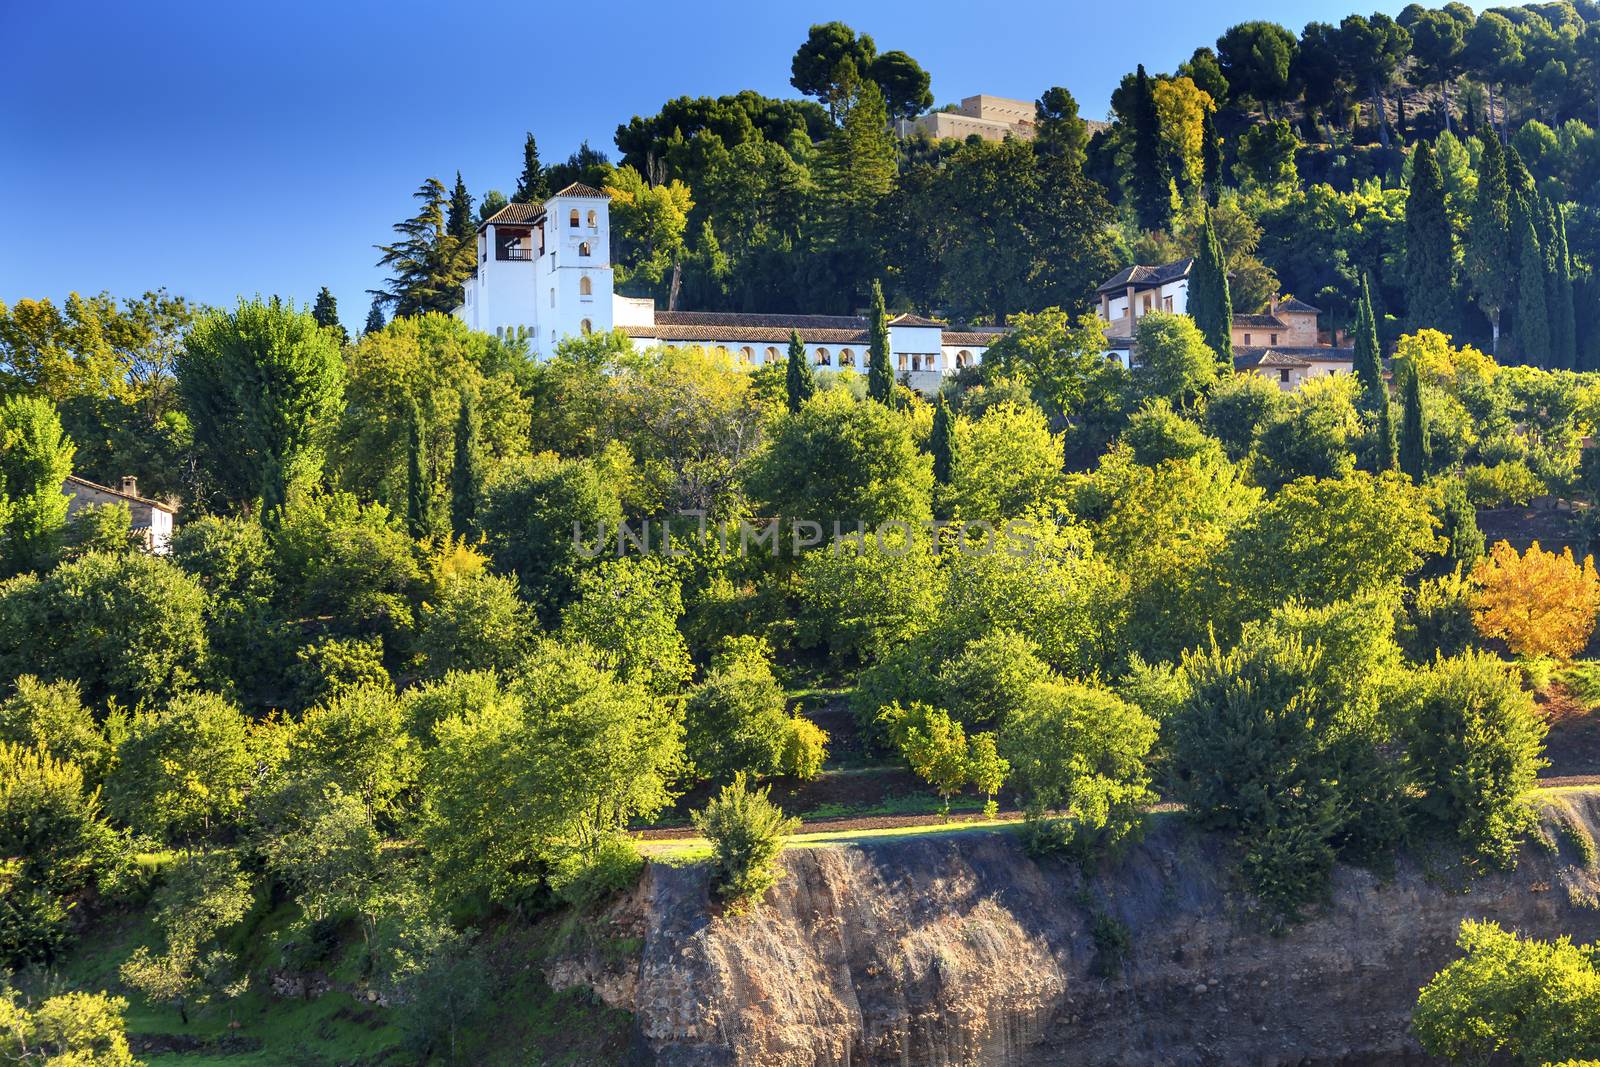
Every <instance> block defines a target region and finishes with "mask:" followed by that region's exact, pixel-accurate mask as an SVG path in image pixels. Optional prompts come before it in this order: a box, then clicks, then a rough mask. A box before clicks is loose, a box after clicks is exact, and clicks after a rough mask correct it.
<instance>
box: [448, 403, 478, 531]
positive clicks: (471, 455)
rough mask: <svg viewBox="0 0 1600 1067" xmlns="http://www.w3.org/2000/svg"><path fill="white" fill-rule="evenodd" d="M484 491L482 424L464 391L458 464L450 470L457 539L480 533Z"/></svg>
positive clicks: (453, 526)
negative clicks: (480, 501) (480, 451)
mask: <svg viewBox="0 0 1600 1067" xmlns="http://www.w3.org/2000/svg"><path fill="white" fill-rule="evenodd" d="M482 488H483V470H482V468H481V467H480V466H479V456H478V422H477V419H475V418H474V417H473V410H472V394H471V393H470V392H468V391H467V390H465V389H463V390H461V409H460V411H459V412H458V413H457V415H456V440H455V461H454V463H452V464H451V467H450V527H451V529H452V530H454V531H455V533H456V535H457V536H460V537H467V536H470V535H472V534H474V533H476V532H477V529H478V495H479V493H480V492H481V491H482Z"/></svg>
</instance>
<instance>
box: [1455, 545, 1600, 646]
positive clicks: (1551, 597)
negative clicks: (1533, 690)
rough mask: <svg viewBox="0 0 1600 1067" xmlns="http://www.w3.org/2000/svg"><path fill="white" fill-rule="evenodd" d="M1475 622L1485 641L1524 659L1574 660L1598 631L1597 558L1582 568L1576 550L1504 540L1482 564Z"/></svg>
mask: <svg viewBox="0 0 1600 1067" xmlns="http://www.w3.org/2000/svg"><path fill="white" fill-rule="evenodd" d="M1472 577H1473V578H1474V580H1476V581H1477V583H1478V587H1479V588H1478V593H1477V596H1476V597H1475V598H1474V601H1473V616H1472V621H1473V622H1474V623H1475V624H1476V625H1477V627H1478V632H1479V633H1480V634H1482V635H1483V636H1484V637H1498V638H1501V639H1502V640H1504V641H1505V643H1506V644H1507V645H1509V646H1510V647H1511V651H1512V652H1514V653H1516V654H1517V655H1519V656H1555V657H1558V658H1560V659H1568V658H1570V657H1571V656H1573V655H1574V654H1575V653H1577V652H1578V651H1580V650H1581V649H1582V648H1583V646H1584V645H1585V644H1587V643H1588V641H1589V635H1590V634H1591V633H1592V632H1593V631H1594V624H1595V616H1596V614H1597V613H1600V576H1597V575H1596V574H1595V569H1594V557H1593V556H1585V557H1584V558H1583V563H1582V564H1581V565H1580V564H1579V563H1577V562H1576V561H1575V560H1574V559H1573V558H1572V549H1570V548H1563V549H1562V550H1561V554H1560V555H1559V556H1558V555H1556V554H1555V553H1554V552H1546V551H1545V550H1544V549H1542V548H1540V547H1539V542H1537V541H1535V542H1533V544H1531V545H1529V546H1528V551H1527V552H1525V553H1524V554H1522V555H1520V556H1519V555H1517V550H1516V549H1514V548H1512V547H1511V546H1510V545H1509V544H1507V543H1506V542H1504V541H1499V542H1497V543H1496V544H1495V546H1494V548H1493V549H1491V550H1490V552H1489V555H1488V556H1487V557H1485V558H1484V559H1481V560H1479V561H1478V565H1477V567H1475V568H1473V571H1472Z"/></svg>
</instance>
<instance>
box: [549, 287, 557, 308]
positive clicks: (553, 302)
mask: <svg viewBox="0 0 1600 1067" xmlns="http://www.w3.org/2000/svg"><path fill="white" fill-rule="evenodd" d="M550 306H551V307H555V306H556V291H555V289H554V288H553V287H552V288H551V290H550Z"/></svg>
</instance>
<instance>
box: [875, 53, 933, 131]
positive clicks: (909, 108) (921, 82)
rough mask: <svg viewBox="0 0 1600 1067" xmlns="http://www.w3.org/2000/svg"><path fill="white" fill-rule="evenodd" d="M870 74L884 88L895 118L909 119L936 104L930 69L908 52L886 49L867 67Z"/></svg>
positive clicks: (885, 99) (888, 105)
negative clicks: (932, 91) (925, 67)
mask: <svg viewBox="0 0 1600 1067" xmlns="http://www.w3.org/2000/svg"><path fill="white" fill-rule="evenodd" d="M866 75H867V77H869V78H871V79H872V80H873V81H874V82H877V83H878V88H879V89H882V90H883V99H884V103H885V104H886V105H887V107H888V109H889V114H890V116H892V117H894V118H901V119H909V118H912V117H913V116H915V115H917V114H918V113H920V112H921V111H922V110H923V109H924V108H927V107H931V106H932V105H933V93H931V92H930V91H929V78H928V72H927V71H925V70H923V69H922V64H920V63H918V62H917V61H916V60H915V59H912V58H911V57H910V56H908V55H906V54H905V53H904V52H900V51H893V52H884V53H883V54H882V55H880V56H878V57H877V58H875V59H874V60H873V61H872V63H871V65H870V66H868V67H867V68H866Z"/></svg>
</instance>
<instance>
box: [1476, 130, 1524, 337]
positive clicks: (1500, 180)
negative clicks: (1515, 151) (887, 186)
mask: <svg viewBox="0 0 1600 1067" xmlns="http://www.w3.org/2000/svg"><path fill="white" fill-rule="evenodd" d="M1482 143H1483V152H1482V154H1481V155H1480V156H1479V157H1478V190H1477V193H1476V194H1475V195H1474V197H1473V201H1472V216H1471V219H1470V220H1469V222H1468V226H1467V245H1466V270H1467V280H1468V282H1469V283H1471V287H1472V295H1473V298H1474V299H1475V300H1476V301H1477V303H1478V306H1479V307H1480V308H1482V309H1483V313H1484V315H1486V316H1487V317H1488V319H1489V325H1490V327H1491V328H1492V330H1493V335H1494V336H1493V343H1492V344H1491V346H1490V351H1491V352H1492V353H1493V354H1499V350H1500V313H1501V312H1502V311H1504V310H1505V309H1506V307H1508V306H1509V305H1510V303H1511V300H1512V297H1513V295H1514V294H1513V293H1512V277H1513V270H1514V269H1515V264H1514V262H1513V259H1512V256H1513V252H1514V251H1515V250H1514V249H1513V247H1512V244H1511V205H1510V199H1511V188H1510V186H1509V185H1508V184H1507V182H1506V160H1505V154H1504V153H1503V152H1502V151H1501V149H1500V142H1499V140H1498V139H1497V138H1495V137H1493V136H1486V137H1484V138H1482Z"/></svg>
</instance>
